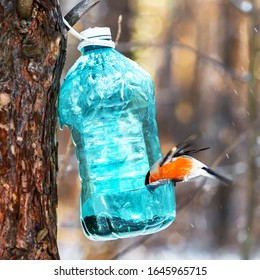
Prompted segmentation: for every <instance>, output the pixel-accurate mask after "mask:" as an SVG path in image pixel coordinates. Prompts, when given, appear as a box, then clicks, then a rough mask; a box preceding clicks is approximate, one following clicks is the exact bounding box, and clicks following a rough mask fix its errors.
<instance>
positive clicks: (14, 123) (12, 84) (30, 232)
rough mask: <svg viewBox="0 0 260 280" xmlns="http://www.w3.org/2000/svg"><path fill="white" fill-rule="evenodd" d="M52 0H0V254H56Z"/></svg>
mask: <svg viewBox="0 0 260 280" xmlns="http://www.w3.org/2000/svg"><path fill="white" fill-rule="evenodd" d="M63 28H64V25H63V23H62V16H61V12H60V7H59V1H58V0H43V1H37V0H34V1H25V0H24V1H22V0H19V1H16V0H11V1H10V0H0V234H1V240H0V259H59V253H58V248H57V241H56V237H57V216H56V208H57V184H56V173H57V169H58V167H57V143H56V138H55V134H56V120H57V118H56V106H57V104H56V100H57V94H58V90H59V85H60V84H59V80H60V75H61V72H62V68H63V64H64V61H65V49H66V38H65V36H64V34H65V30H64V29H63Z"/></svg>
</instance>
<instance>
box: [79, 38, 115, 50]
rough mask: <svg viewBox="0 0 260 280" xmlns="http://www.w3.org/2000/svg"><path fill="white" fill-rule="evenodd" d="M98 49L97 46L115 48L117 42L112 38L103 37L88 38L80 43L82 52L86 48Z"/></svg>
mask: <svg viewBox="0 0 260 280" xmlns="http://www.w3.org/2000/svg"><path fill="white" fill-rule="evenodd" d="M89 47H90V49H96V48H104V47H106V48H115V43H114V42H113V41H112V40H101V39H86V40H82V41H81V42H80V43H79V46H78V49H79V51H81V52H82V50H84V51H85V49H86V48H89Z"/></svg>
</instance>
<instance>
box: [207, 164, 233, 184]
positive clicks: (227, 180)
mask: <svg viewBox="0 0 260 280" xmlns="http://www.w3.org/2000/svg"><path fill="white" fill-rule="evenodd" d="M202 169H203V170H205V171H206V172H207V173H208V174H209V175H211V177H212V176H213V177H215V178H217V179H219V180H220V181H222V182H223V183H225V184H226V185H228V186H231V185H232V184H233V181H232V180H231V179H229V178H227V177H225V176H223V175H221V174H219V173H217V172H215V171H214V170H212V169H211V168H209V167H206V166H203V167H202Z"/></svg>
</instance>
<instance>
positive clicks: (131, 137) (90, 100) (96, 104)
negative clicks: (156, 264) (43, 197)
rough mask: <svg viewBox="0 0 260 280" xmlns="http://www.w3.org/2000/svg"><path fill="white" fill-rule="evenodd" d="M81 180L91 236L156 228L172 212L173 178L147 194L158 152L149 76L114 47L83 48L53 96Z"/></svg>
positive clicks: (103, 237) (83, 212) (106, 236)
mask: <svg viewBox="0 0 260 280" xmlns="http://www.w3.org/2000/svg"><path fill="white" fill-rule="evenodd" d="M58 113H59V120H60V124H61V126H63V125H66V126H68V127H69V128H70V130H71V132H72V136H73V140H74V143H75V145H76V154H77V159H78V161H79V174H80V178H81V180H82V190H81V214H80V215H81V223H82V227H83V229H84V232H85V234H86V236H87V237H88V238H90V239H94V240H107V239H115V238H123V237H132V236H136V235H138V234H147V233H152V232H156V231H158V230H161V229H163V228H165V227H167V226H168V225H169V224H170V223H171V222H172V220H173V219H174V218H175V196H174V188H173V186H172V184H171V183H166V184H165V185H164V186H161V187H159V188H157V189H156V190H155V192H154V193H153V194H152V193H150V192H149V191H147V189H146V187H145V186H144V180H145V175H146V173H147V171H148V170H149V168H150V165H152V164H153V163H154V162H155V161H156V160H157V159H158V158H159V157H161V153H160V145H159V140H158V136H157V125H156V120H155V103H154V89H153V82H152V80H151V78H150V76H149V75H148V74H147V73H146V72H145V71H144V70H143V69H141V68H140V67H139V66H138V65H137V64H136V63H135V62H133V61H131V60H130V59H128V58H126V57H124V56H123V55H121V54H120V53H119V52H117V51H116V50H114V49H113V48H108V47H97V46H93V47H86V48H85V51H84V53H83V55H82V56H81V57H80V58H79V59H78V60H77V61H76V63H75V64H74V66H73V67H72V68H71V69H70V71H69V72H68V74H67V76H66V79H65V81H64V82H63V84H62V87H61V90H60V96H59V108H58Z"/></svg>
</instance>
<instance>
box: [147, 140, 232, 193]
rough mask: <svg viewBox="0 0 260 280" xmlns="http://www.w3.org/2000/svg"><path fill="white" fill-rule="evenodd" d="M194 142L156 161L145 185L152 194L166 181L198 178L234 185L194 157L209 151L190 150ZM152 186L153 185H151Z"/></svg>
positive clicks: (202, 149)
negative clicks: (208, 178) (207, 178)
mask: <svg viewBox="0 0 260 280" xmlns="http://www.w3.org/2000/svg"><path fill="white" fill-rule="evenodd" d="M193 141H194V140H187V141H186V142H184V143H183V144H181V145H178V146H177V147H174V148H172V149H171V150H170V151H169V152H168V153H167V154H166V155H165V156H164V157H162V158H160V159H159V160H158V161H156V162H155V163H154V164H153V166H152V167H151V169H150V170H149V171H148V172H147V174H146V177H145V185H148V186H147V188H148V190H149V191H150V192H153V191H154V190H155V189H156V188H157V187H159V186H160V185H161V184H163V183H165V180H170V181H173V182H174V183H177V182H188V181H190V180H191V179H193V178H196V177H198V176H205V177H211V178H218V179H219V180H221V181H223V182H224V183H225V184H227V185H231V184H232V180H230V179H229V178H226V177H225V176H223V175H221V174H218V173H216V172H215V171H214V170H212V169H211V168H209V167H208V166H206V165H205V164H203V163H202V162H200V161H198V160H197V159H195V158H194V157H192V155H194V154H196V153H198V152H200V151H204V150H207V149H209V147H206V148H201V149H188V148H189V147H190V146H191V145H192V142H193ZM150 184H151V185H150Z"/></svg>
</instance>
